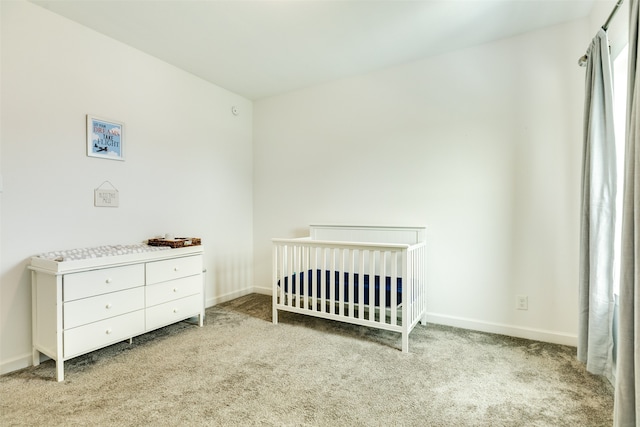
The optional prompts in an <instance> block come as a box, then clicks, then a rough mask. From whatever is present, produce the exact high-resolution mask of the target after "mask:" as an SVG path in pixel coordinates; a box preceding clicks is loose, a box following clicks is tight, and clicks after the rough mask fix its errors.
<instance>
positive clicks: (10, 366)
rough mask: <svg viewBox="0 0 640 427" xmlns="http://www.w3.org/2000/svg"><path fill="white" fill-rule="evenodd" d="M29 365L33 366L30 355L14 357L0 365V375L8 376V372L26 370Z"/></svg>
mask: <svg viewBox="0 0 640 427" xmlns="http://www.w3.org/2000/svg"><path fill="white" fill-rule="evenodd" d="M31 365H33V359H32V356H31V353H29V354H25V355H22V356H18V357H15V358H13V359H11V360H8V361H7V360H5V361H3V362H2V363H0V375H4V374H8V373H9V372H13V371H19V370H20V369H24V368H28V367H29V366H31Z"/></svg>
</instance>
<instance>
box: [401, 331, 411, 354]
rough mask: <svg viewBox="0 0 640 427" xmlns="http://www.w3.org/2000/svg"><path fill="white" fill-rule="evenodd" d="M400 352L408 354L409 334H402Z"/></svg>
mask: <svg viewBox="0 0 640 427" xmlns="http://www.w3.org/2000/svg"><path fill="white" fill-rule="evenodd" d="M402 352H403V353H409V333H408V332H403V333H402Z"/></svg>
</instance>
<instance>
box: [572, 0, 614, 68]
mask: <svg viewBox="0 0 640 427" xmlns="http://www.w3.org/2000/svg"><path fill="white" fill-rule="evenodd" d="M622 3H624V0H618V2H617V3H616V5H615V6H614V7H613V10H612V11H611V13H610V14H609V17H608V18H607V20H606V21H605V23H604V25H602V29H603V30H605V31H607V30H608V29H609V24H610V23H611V20H612V19H613V17H614V16H615V14H616V13H617V12H618V9H620V6H622ZM587 59H588V58H587V55H586V54H584V55H582V56H581V57H580V59H578V65H579V66H581V67H584V66H586V65H587Z"/></svg>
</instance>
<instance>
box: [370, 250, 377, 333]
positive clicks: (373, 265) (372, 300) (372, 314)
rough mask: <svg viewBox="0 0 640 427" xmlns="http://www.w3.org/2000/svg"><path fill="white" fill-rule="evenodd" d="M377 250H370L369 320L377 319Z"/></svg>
mask: <svg viewBox="0 0 640 427" xmlns="http://www.w3.org/2000/svg"><path fill="white" fill-rule="evenodd" d="M376 252H377V251H373V250H370V251H369V320H370V321H372V322H373V321H374V320H375V319H376V304H375V301H376V294H375V290H376V287H375V278H376Z"/></svg>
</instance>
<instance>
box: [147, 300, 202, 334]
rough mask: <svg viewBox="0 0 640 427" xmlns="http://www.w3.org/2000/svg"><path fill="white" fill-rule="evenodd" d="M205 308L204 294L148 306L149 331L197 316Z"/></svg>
mask: <svg viewBox="0 0 640 427" xmlns="http://www.w3.org/2000/svg"><path fill="white" fill-rule="evenodd" d="M202 310H203V302H202V294H198V295H191V296H189V297H186V298H180V299H177V300H173V301H169V302H166V303H164V304H160V305H156V306H153V307H147V310H146V316H147V319H146V320H147V331H150V330H153V329H156V328H160V327H162V326H165V325H168V324H170V323H174V322H178V321H180V320H184V319H188V318H189V317H193V316H197V315H198V314H200V313H201V312H202Z"/></svg>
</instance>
